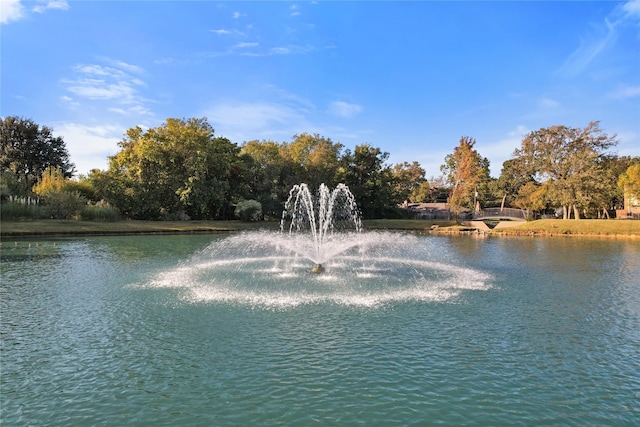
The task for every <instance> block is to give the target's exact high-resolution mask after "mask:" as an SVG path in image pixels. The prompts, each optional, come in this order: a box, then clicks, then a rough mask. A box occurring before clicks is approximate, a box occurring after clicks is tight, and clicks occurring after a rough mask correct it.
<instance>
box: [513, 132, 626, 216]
mask: <svg viewBox="0 0 640 427" xmlns="http://www.w3.org/2000/svg"><path fill="white" fill-rule="evenodd" d="M615 144H616V140H615V136H609V135H607V134H606V133H605V132H604V131H602V130H601V129H600V127H599V122H597V121H596V122H591V123H589V125H588V126H586V127H585V128H582V129H581V128H571V127H567V126H551V127H548V128H542V129H540V130H537V131H534V132H531V133H529V134H528V135H527V136H525V138H524V139H523V140H522V146H521V148H519V149H516V150H515V152H514V157H515V158H516V159H517V161H518V162H520V164H521V165H523V168H524V169H525V170H526V171H527V172H528V173H530V174H531V175H532V176H534V177H535V178H536V181H537V182H539V183H544V184H545V185H546V187H547V196H548V197H549V200H550V201H551V202H552V203H555V204H556V206H561V207H562V208H563V212H564V214H563V218H565V219H566V218H569V216H570V212H571V210H573V212H574V217H575V218H576V219H578V218H580V209H581V208H582V209H586V208H587V207H588V206H589V205H590V204H591V203H592V197H593V195H594V194H595V193H594V192H595V191H598V190H597V189H598V187H599V184H598V181H599V180H603V179H611V178H610V177H606V176H604V175H603V169H602V168H601V163H602V157H603V155H604V152H605V150H606V149H608V148H610V147H612V146H613V145H615Z"/></svg>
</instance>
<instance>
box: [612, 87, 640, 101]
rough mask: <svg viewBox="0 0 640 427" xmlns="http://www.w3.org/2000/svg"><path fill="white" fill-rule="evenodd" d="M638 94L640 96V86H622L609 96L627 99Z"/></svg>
mask: <svg viewBox="0 0 640 427" xmlns="http://www.w3.org/2000/svg"><path fill="white" fill-rule="evenodd" d="M638 96H640V86H621V87H619V88H618V89H616V90H615V91H613V92H611V93H609V97H610V98H613V99H627V98H635V97H638Z"/></svg>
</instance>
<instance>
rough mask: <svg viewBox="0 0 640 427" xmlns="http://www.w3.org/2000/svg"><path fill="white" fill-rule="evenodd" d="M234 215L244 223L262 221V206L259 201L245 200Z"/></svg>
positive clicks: (237, 207)
mask: <svg viewBox="0 0 640 427" xmlns="http://www.w3.org/2000/svg"><path fill="white" fill-rule="evenodd" d="M234 213H235V215H236V217H237V218H238V219H240V220H242V221H260V220H261V219H262V205H261V204H260V202H258V201H257V200H243V201H242V202H240V203H238V205H237V206H236V210H235V212H234Z"/></svg>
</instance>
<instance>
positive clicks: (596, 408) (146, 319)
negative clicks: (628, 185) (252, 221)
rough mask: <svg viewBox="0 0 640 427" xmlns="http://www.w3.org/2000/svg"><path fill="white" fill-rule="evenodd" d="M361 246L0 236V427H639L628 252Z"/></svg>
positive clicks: (622, 245) (478, 243)
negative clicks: (302, 247) (311, 263)
mask: <svg viewBox="0 0 640 427" xmlns="http://www.w3.org/2000/svg"><path fill="white" fill-rule="evenodd" d="M248 237H250V238H248ZM373 237H374V238H373V239H372V240H376V239H392V240H393V241H394V243H393V244H391V245H389V247H387V246H386V245H378V246H377V249H376V248H373V249H372V250H371V252H367V251H362V250H359V249H356V250H354V251H352V253H348V254H347V255H348V256H347V255H345V256H344V258H343V259H340V258H339V257H337V258H336V259H335V260H334V261H333V262H329V263H327V264H326V265H325V267H326V268H327V271H326V272H325V273H323V274H320V275H315V274H311V273H309V272H308V266H307V265H306V264H305V262H304V261H305V260H304V259H301V258H299V257H294V259H293V260H283V258H282V257H279V256H274V253H273V252H269V251H268V250H266V249H265V247H263V246H262V245H260V244H257V243H256V242H259V241H261V240H270V239H272V238H274V239H275V234H274V235H270V234H268V233H266V234H261V235H251V233H249V234H242V235H177V236H135V237H131V236H129V237H90V238H74V239H59V240H49V241H43V240H40V241H35V240H33V241H20V242H17V243H15V244H14V243H13V242H6V241H5V242H4V243H3V247H2V249H1V261H2V266H1V267H2V272H1V274H2V275H1V284H0V303H1V328H0V330H1V337H2V354H1V359H0V362H1V383H0V393H1V403H0V404H1V407H0V408H1V414H0V421H1V423H2V424H3V425H7V426H20V425H33V426H40V425H42V426H45V425H46V426H69V425H94V426H99V425H105V426H107V425H109V426H111V425H113V426H115V425H134V426H146V425H153V426H162V425H167V426H174V425H194V426H197V425H202V426H209V425H275V424H280V425H311V424H316V425H368V426H369V425H380V426H388V425H403V426H404V425H433V424H441V425H576V426H583V425H620V426H625V425H628V426H636V425H640V244H639V243H640V242H638V241H634V240H615V239H587V238H566V239H565V238H552V239H546V238H479V237H472V236H463V237H459V236H456V237H444V236H421V235H413V234H404V233H386V234H385V233H381V234H379V235H378V236H375V235H374V236H373ZM247 238H248V239H247ZM238 246H246V247H247V248H249V252H247V253H244V252H243V255H242V257H241V256H239V255H238V253H237V250H238V249H237V248H238ZM374 246H375V245H372V247H374ZM234 251H236V252H234ZM351 270H354V271H355V272H353V271H351Z"/></svg>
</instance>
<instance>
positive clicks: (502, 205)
mask: <svg viewBox="0 0 640 427" xmlns="http://www.w3.org/2000/svg"><path fill="white" fill-rule="evenodd" d="M506 201H507V193H504V196H502V203H500V212H502V211H503V210H504V204H505V202H506Z"/></svg>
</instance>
